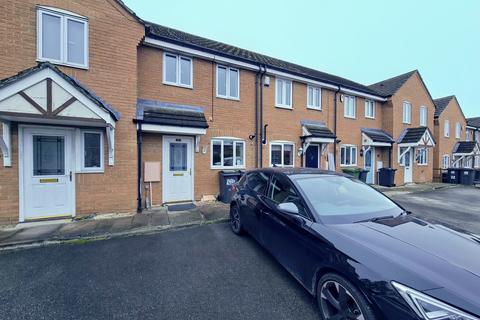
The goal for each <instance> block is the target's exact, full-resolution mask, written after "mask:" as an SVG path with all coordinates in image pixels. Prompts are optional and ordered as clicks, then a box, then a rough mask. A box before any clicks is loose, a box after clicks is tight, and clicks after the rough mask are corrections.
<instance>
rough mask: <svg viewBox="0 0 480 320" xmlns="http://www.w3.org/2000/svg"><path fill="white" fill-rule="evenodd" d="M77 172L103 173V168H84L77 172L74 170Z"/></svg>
mask: <svg viewBox="0 0 480 320" xmlns="http://www.w3.org/2000/svg"><path fill="white" fill-rule="evenodd" d="M76 173H77V174H84V173H105V170H103V169H98V170H86V169H82V170H80V171H78V172H76Z"/></svg>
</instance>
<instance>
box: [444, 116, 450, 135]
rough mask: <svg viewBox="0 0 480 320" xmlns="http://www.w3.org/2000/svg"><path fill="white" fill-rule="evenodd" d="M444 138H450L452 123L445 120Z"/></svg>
mask: <svg viewBox="0 0 480 320" xmlns="http://www.w3.org/2000/svg"><path fill="white" fill-rule="evenodd" d="M443 136H444V137H445V138H448V137H450V121H448V120H445V123H444V124H443Z"/></svg>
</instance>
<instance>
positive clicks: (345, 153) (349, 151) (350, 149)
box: [340, 145, 357, 166]
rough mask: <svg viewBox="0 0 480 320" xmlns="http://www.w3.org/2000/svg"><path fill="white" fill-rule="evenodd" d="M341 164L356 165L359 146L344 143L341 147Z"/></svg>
mask: <svg viewBox="0 0 480 320" xmlns="http://www.w3.org/2000/svg"><path fill="white" fill-rule="evenodd" d="M340 165H341V166H356V165H357V147H356V146H348V145H343V146H341V147H340Z"/></svg>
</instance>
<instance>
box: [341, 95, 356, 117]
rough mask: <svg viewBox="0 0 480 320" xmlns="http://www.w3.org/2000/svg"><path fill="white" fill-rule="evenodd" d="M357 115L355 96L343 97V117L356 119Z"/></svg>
mask: <svg viewBox="0 0 480 320" xmlns="http://www.w3.org/2000/svg"><path fill="white" fill-rule="evenodd" d="M356 113H357V110H356V105H355V97H354V96H343V115H344V117H345V118H355V116H356Z"/></svg>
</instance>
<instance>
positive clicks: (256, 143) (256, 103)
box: [255, 66, 262, 168]
mask: <svg viewBox="0 0 480 320" xmlns="http://www.w3.org/2000/svg"><path fill="white" fill-rule="evenodd" d="M261 72H262V67H260V66H259V67H258V71H257V73H256V74H255V168H258V150H259V148H258V141H259V139H258V84H259V79H260V74H261Z"/></svg>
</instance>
